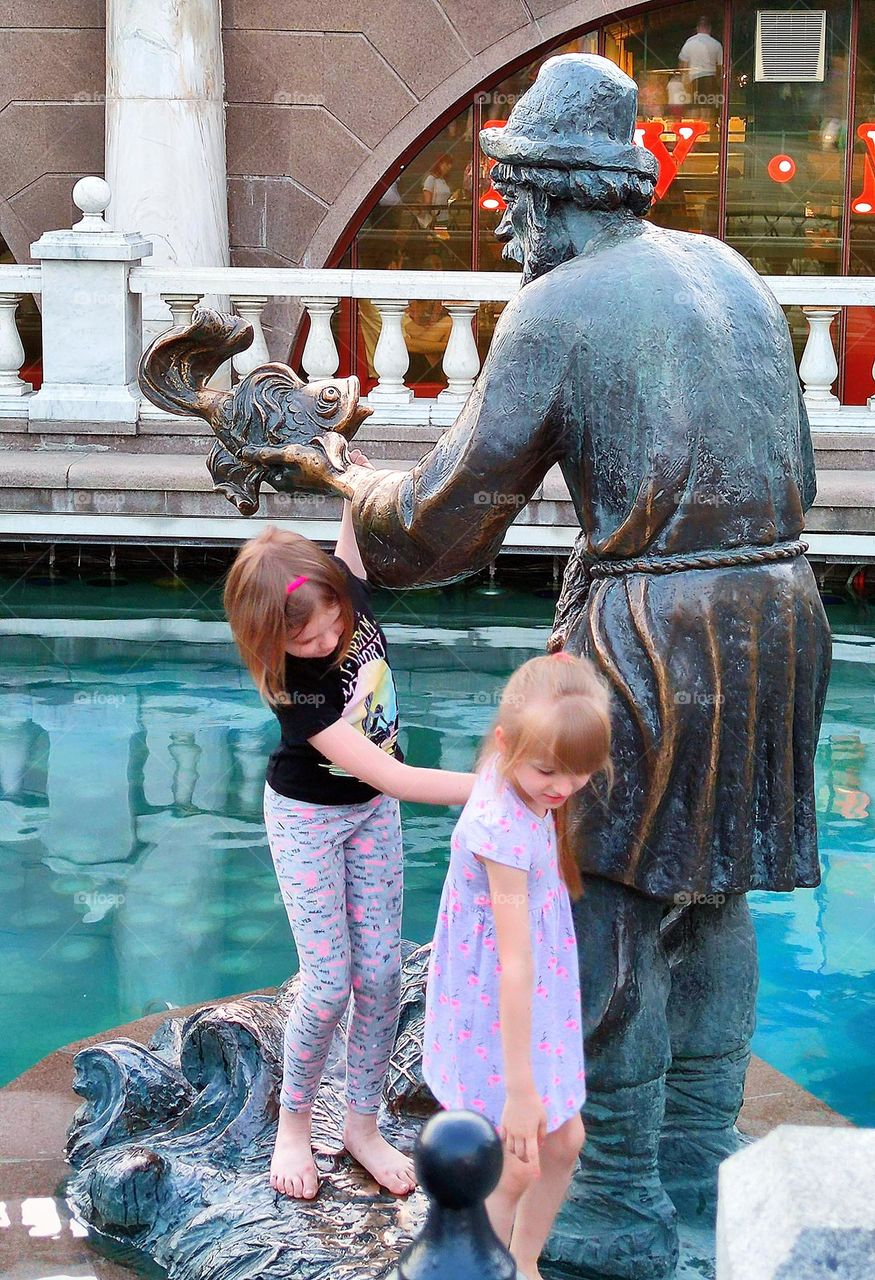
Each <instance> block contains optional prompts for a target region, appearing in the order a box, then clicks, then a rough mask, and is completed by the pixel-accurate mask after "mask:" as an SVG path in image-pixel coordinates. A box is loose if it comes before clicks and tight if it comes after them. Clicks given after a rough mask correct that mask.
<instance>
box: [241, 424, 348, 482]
mask: <svg viewBox="0 0 875 1280" xmlns="http://www.w3.org/2000/svg"><path fill="white" fill-rule="evenodd" d="M240 457H241V458H242V460H243V461H244V462H248V463H251V464H252V465H253V466H256V467H263V468H264V469H265V470H266V471H268V472H269V473H270V474H269V476H268V479H269V482H270V484H272V485H273V487H274V488H275V489H282V490H284V491H285V492H294V491H295V490H296V489H309V490H311V491H312V490H316V491H317V492H323V493H326V492H327V493H341V492H345V486H344V485H343V484H342V479H343V477H344V475H345V474H346V472H347V470H348V469H349V466H350V461H351V460H350V456H349V445H348V444H347V441H346V440H345V439H344V437H343V436H342V435H340V434H339V433H338V432H337V431H326V432H325V434H324V435H321V436H316V437H314V439H312V440H311V441H310V442H309V444H287V445H283V446H278V445H244V446H243V448H242V449H241V450H240Z"/></svg>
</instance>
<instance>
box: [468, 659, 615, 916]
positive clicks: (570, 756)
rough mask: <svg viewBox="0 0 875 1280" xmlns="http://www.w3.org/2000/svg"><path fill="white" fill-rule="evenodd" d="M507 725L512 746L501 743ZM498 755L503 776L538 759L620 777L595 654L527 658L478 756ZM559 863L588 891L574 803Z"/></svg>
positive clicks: (572, 889)
mask: <svg viewBox="0 0 875 1280" xmlns="http://www.w3.org/2000/svg"><path fill="white" fill-rule="evenodd" d="M498 726H500V727H501V729H502V732H503V734H504V740H505V744H506V745H505V749H504V751H502V752H500V753H498V752H496V749H495V741H494V733H495V729H496V727H498ZM492 757H495V758H496V763H497V767H498V769H499V771H500V773H501V774H502V776H503V777H504V778H506V779H508V780H512V779H513V776H514V773H515V770H516V769H517V767H518V766H519V765H520V764H522V763H523V762H525V761H530V760H536V761H537V762H538V763H542V764H544V765H545V766H547V767H548V768H553V769H557V770H562V771H563V772H566V773H575V774H588V775H589V776H590V777H592V776H593V775H595V774H599V773H602V774H605V775H606V777H607V779H608V782H609V783H610V781H611V779H612V776H613V774H612V769H611V717H610V694H609V692H608V689H607V686H606V684H605V683H604V681H603V680H602V679H601V677H600V676H599V674H598V672H597V671H596V669H595V667H594V666H593V664H592V663H591V662H590V661H589V659H588V658H578V657H575V656H573V655H572V654H570V653H566V652H560V653H555V654H550V655H549V656H544V657H540V658H531V659H530V660H529V661H528V662H524V663H523V665H522V666H521V667H518V668H517V670H516V671H515V672H514V673H513V675H512V676H511V677H510V679H509V680H508V682H507V684H506V685H505V686H504V689H503V691H502V694H501V701H500V703H499V706H498V714H497V715H496V717H495V722H494V724H493V726H492V730H491V732H490V733H489V735H488V736H487V738H486V739H485V741H484V743H483V746H482V748H481V751H480V756H479V758H478V761H477V767H478V768H479V767H480V766H481V765H482V764H484V763H485V761H486V760H487V758H492ZM555 819H556V839H557V845H558V850H559V869H560V871H561V873H562V878H563V880H564V881H565V884H566V886H567V888H568V892H569V894H570V895H571V897H572V898H579V897H580V895H581V893H582V892H583V883H582V881H581V878H580V866H579V865H578V860H577V855H576V853H575V850H574V847H573V843H572V833H571V831H570V828H569V815H568V802H567V801H566V803H565V804H563V805H561V806H560V807H559V808H558V809H557V810H555Z"/></svg>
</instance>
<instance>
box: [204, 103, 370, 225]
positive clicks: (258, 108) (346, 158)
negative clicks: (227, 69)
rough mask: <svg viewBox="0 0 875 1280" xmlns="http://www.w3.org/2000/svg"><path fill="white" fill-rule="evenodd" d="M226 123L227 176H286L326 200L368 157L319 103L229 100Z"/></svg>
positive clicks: (338, 189)
mask: <svg viewBox="0 0 875 1280" xmlns="http://www.w3.org/2000/svg"><path fill="white" fill-rule="evenodd" d="M226 121H227V138H228V174H229V176H233V175H236V176H240V177H243V176H247V175H251V176H259V177H263V176H273V177H280V176H287V177H290V178H292V179H293V180H294V181H295V182H297V183H298V185H299V186H301V187H303V188H304V189H305V190H306V191H311V192H313V194H314V195H315V196H317V197H318V198H319V199H320V200H324V201H326V202H330V201H332V200H334V199H336V197H337V196H338V195H339V194H340V193H341V191H342V190H343V189H344V187H345V186H346V184H347V182H348V181H349V177H350V175H351V174H353V173H354V172H355V171H356V169H357V168H358V167H359V165H360V164H361V162H362V161H363V160H364V159H365V158H366V157H367V155H368V151H367V148H365V147H364V146H363V145H362V144H361V143H360V142H358V141H357V140H356V139H355V138H354V137H353V136H352V135H351V134H350V133H349V132H348V131H347V130H346V129H345V128H344V127H343V125H341V124H340V123H339V122H338V121H337V120H335V119H334V116H332V115H331V113H330V112H329V111H327V110H326V109H325V108H324V107H320V106H282V105H280V106H276V105H262V104H259V103H229V105H228V108H227V116H226Z"/></svg>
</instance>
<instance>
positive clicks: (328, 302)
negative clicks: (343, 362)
mask: <svg viewBox="0 0 875 1280" xmlns="http://www.w3.org/2000/svg"><path fill="white" fill-rule="evenodd" d="M301 301H302V302H303V304H304V306H305V307H306V308H307V315H308V316H309V317H310V332H309V333H308V334H307V341H306V342H305V343H304V351H303V353H302V355H301V364H302V365H303V366H304V372H305V373H306V375H307V381H308V382H315V381H317V379H319V378H333V377H334V375H335V374H336V373H337V366H338V365H339V364H340V355H339V353H338V350H337V344H336V343H335V341H334V333H333V332H332V329H331V317H332V316H333V315H334V308H335V307H336V306H337V303H338V301H339V300H338V299H337V298H302V299H301Z"/></svg>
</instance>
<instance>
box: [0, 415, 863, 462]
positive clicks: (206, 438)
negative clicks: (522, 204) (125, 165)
mask: <svg viewBox="0 0 875 1280" xmlns="http://www.w3.org/2000/svg"><path fill="white" fill-rule="evenodd" d="M867 416H868V415H867ZM871 416H872V418H873V420H875V413H873V414H872V415H871ZM27 427H28V424H27V422H26V420H24V419H22V420H17V419H16V420H10V419H4V418H2V417H0V453H4V452H6V451H8V450H22V451H26V450H31V449H36V450H39V451H43V450H45V451H47V452H48V451H52V452H54V451H57V450H60V451H71V452H78V453H85V452H100V453H124V454H127V453H130V454H144V455H149V456H157V455H162V454H194V455H196V456H198V457H205V456H206V455H207V454H208V453H209V451H210V448H211V446H212V442H213V436H212V433H211V432H210V431H209V429H208V428H207V426H206V424H205V423H202V422H200V421H199V420H198V419H196V418H182V417H179V418H176V419H173V418H170V417H169V416H168V415H165V416H164V418H163V419H162V420H161V421H153V420H146V419H144V420H143V421H141V422H140V423H139V424H138V431H137V434H134V435H131V434H128V433H118V434H115V433H113V431H112V428H111V424H110V426H109V429H108V430H106V431H101V432H100V433H99V434H94V435H89V434H88V433H87V432H83V430H82V425H81V424H75V423H71V424H70V430H69V432H67V431H64V430H63V424H55V425H54V428H53V430H52V431H51V432H50V433H49V432H32V431H28V429H27ZM447 429H448V428H447V427H442V426H435V425H432V424H428V423H413V424H410V423H406V424H385V423H374V422H373V420H372V419H367V420H366V421H365V422H363V423H362V425H361V427H360V428H359V430H358V432H357V434H356V436H355V443H356V445H357V446H358V447H359V448H360V449H362V450H363V451H364V452H365V453H367V454H368V455H369V456H372V457H373V458H374V459H378V458H391V459H394V460H396V464H397V463H401V462H404V461H406V460H408V459H410V458H413V459H417V460H418V459H419V458H421V457H423V455H424V454H426V453H428V452H429V450H430V449H432V448H433V447H434V445H435V444H436V443H437V441H438V440H439V439H440V438H441V436H442V435H443V434H444V432H445V431H446V430H447ZM813 441H814V454H815V459H816V462H817V466H818V469H820V470H823V469H825V470H835V471H841V470H855V471H860V470H868V471H872V470H875V421H873V426H872V429H871V430H868V429H865V428H864V427H857V428H855V429H854V430H837V429H836V430H831V429H820V428H818V429H817V430H815V432H814V434H813Z"/></svg>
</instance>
